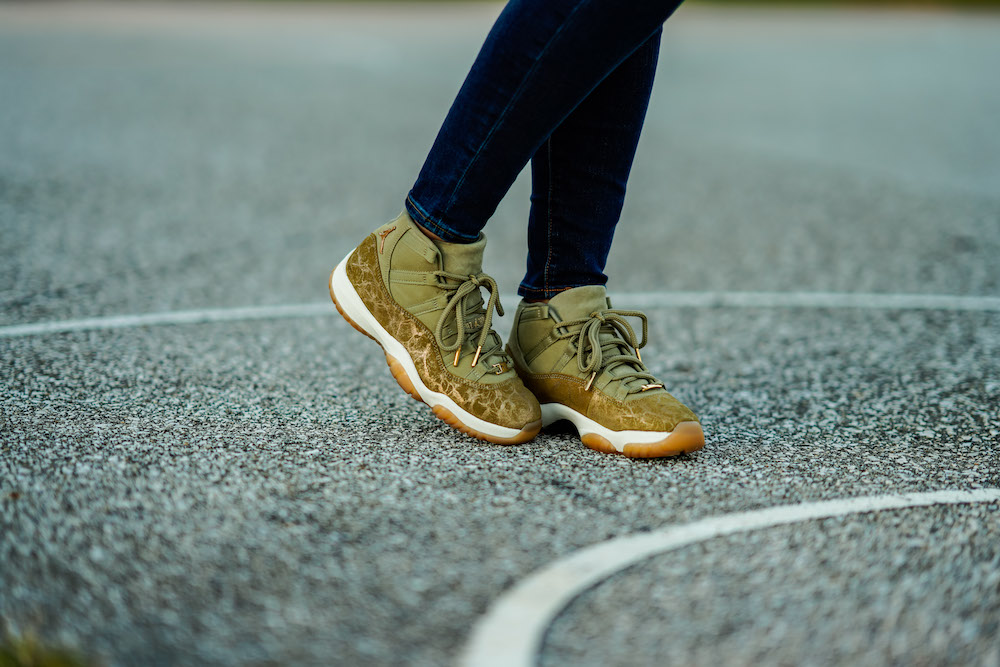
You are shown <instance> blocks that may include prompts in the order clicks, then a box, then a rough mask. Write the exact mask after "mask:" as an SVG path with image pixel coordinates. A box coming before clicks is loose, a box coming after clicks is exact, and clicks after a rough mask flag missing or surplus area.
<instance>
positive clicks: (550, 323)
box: [507, 286, 698, 431]
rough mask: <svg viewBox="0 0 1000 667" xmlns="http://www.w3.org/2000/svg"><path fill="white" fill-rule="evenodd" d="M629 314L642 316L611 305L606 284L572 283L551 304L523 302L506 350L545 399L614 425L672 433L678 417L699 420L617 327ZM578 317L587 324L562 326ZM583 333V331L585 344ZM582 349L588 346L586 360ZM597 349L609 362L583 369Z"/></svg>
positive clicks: (623, 428) (537, 393)
mask: <svg viewBox="0 0 1000 667" xmlns="http://www.w3.org/2000/svg"><path fill="white" fill-rule="evenodd" d="M627 315H638V314H637V313H632V312H631V311H615V310H613V309H612V308H611V303H610V301H609V300H608V297H607V293H606V291H605V288H604V287H603V286H586V287H578V288H573V289H570V290H567V291H565V292H561V293H559V294H558V295H556V296H555V297H553V298H552V299H550V300H549V302H548V304H543V303H538V304H533V303H528V302H525V301H522V302H521V304H520V305H519V306H518V309H517V313H516V314H515V316H514V326H513V329H512V331H511V336H510V339H509V341H508V345H507V351H508V353H509V354H510V355H511V357H512V358H513V359H514V363H515V367H516V368H517V370H518V373H519V374H520V375H521V378H522V380H524V384H525V386H527V387H528V388H529V389H530V390H531V391H532V392H533V393H534V394H535V396H536V397H537V398H538V400H539V402H540V403H542V404H545V403H561V404H563V405H567V406H569V407H571V408H573V409H574V410H576V411H577V412H579V413H580V414H583V415H584V416H586V417H589V418H590V419H593V420H594V421H596V422H598V423H600V424H602V425H604V426H606V427H608V428H610V429H612V430H616V431H620V430H639V431H672V430H673V428H674V427H675V426H676V425H677V424H678V423H680V422H685V421H697V420H698V418H697V417H696V416H695V414H694V413H693V412H691V410H689V409H688V408H687V407H686V406H684V405H683V404H682V403H681V402H680V401H678V400H677V399H676V398H674V397H673V396H672V395H670V393H668V392H667V391H666V390H665V389H664V388H663V385H662V383H660V382H659V381H658V380H656V379H655V378H653V376H651V375H649V372H648V369H646V367H645V365H644V364H643V363H642V362H641V361H640V360H639V359H638V357H637V356H636V354H635V351H634V349H633V348H632V346H631V345H630V344H629V342H628V341H626V339H625V337H624V336H623V334H622V333H620V331H619V330H618V329H616V328H615V326H616V325H615V323H618V324H617V326H619V327H623V328H624V327H625V325H623V324H620V320H622V319H623V318H624V317H625V316H627ZM580 320H583V321H584V322H583V323H576V324H572V325H570V326H562V327H560V326H557V325H559V324H560V323H562V322H573V321H580ZM595 320H596V321H595ZM591 322H592V323H591ZM581 331H583V333H584V334H585V335H584V340H583V341H582V342H581V340H580V338H579V334H580V332H581ZM626 331H629V332H631V331H632V330H631V328H627V329H626ZM566 334H573V336H567V335H566ZM587 334H589V336H588V335H587ZM633 339H634V335H633ZM594 341H596V343H597V344H596V345H594ZM633 342H634V340H633ZM581 348H586V349H584V350H583V352H584V355H583V357H584V358H583V361H582V362H581V354H580V353H581ZM595 348H600V349H597V350H595ZM595 355H597V358H598V359H603V360H604V361H606V362H607V363H605V364H604V365H603V366H600V367H595V368H594V369H592V370H590V371H586V372H585V371H583V370H581V368H580V366H581V365H586V362H587V361H593V360H594V356H595ZM588 384H589V385H590V386H589V387H588Z"/></svg>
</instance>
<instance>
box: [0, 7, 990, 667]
mask: <svg viewBox="0 0 1000 667" xmlns="http://www.w3.org/2000/svg"><path fill="white" fill-rule="evenodd" d="M499 10H500V6H499V5H495V4H490V3H482V4H480V3H473V4H468V5H466V4H449V3H444V4H436V5H423V4H414V3H407V4H405V5H395V4H381V3H376V4H370V5H350V4H331V5H327V4H309V3H307V4H303V5H299V4H286V3H274V4H246V5H243V4H218V5H206V4H199V3H178V4H176V5H171V4H155V3H151V4H147V3H121V4H84V3H67V4H61V3H23V4H19V3H3V4H0V101H2V102H0V255H2V262H0V304H2V308H0V383H2V384H0V386H2V393H0V624H4V625H6V626H7V628H8V631H10V632H13V633H14V634H22V635H23V634H34V635H37V636H39V637H40V638H42V639H43V640H44V641H45V642H46V643H47V644H49V645H53V646H57V645H59V646H69V647H74V648H76V649H78V650H79V651H81V652H82V653H83V654H85V655H87V656H90V657H92V658H93V659H95V660H97V661H99V662H101V663H104V664H108V665H179V664H211V665H244V664H260V665H267V664H290V663H297V664H317V665H319V664H331V663H334V664H345V665H392V664H416V665H442V664H450V663H452V662H454V661H455V659H456V658H457V656H459V655H460V654H461V652H462V650H463V647H464V646H465V645H466V642H467V641H468V640H469V637H470V633H471V632H472V628H473V627H474V625H475V624H476V622H477V620H478V619H481V618H483V616H484V614H488V613H489V612H490V610H491V609H492V608H493V605H494V604H495V603H496V602H497V600H498V599H500V598H501V596H502V595H504V594H505V592H508V591H510V590H511V589H512V588H513V587H515V586H516V585H517V584H518V582H521V581H524V580H525V578H526V577H528V576H529V575H531V574H532V573H533V572H536V571H538V570H539V569H540V568H543V567H546V566H547V565H550V564H552V563H554V562H558V561H560V559H564V558H566V557H567V556H570V555H571V554H573V553H575V552H576V550H578V549H581V548H584V547H587V546H590V545H595V544H599V543H601V542H604V541H606V540H609V539H613V538H617V537H625V536H629V535H633V534H643V533H652V532H655V531H657V530H659V529H662V528H664V527H670V526H682V525H684V524H691V525H693V526H698V525H703V523H704V522H705V521H707V520H709V519H712V518H714V517H720V516H723V515H726V514H728V513H732V512H745V511H755V510H766V509H768V508H773V507H777V506H789V507H796V506H799V505H801V504H803V503H811V502H815V501H837V500H840V499H852V498H859V497H863V496H885V495H898V494H911V493H923V492H934V491H955V492H966V491H972V490H977V489H996V488H1000V461H998V448H1000V261H998V258H1000V129H998V128H1000V125H998V123H997V119H998V118H1000V87H998V86H997V85H996V83H995V79H996V71H997V69H998V67H1000V15H996V14H989V13H954V12H947V11H917V10H896V11H890V10H877V11H876V10H863V9H851V10H833V9H822V10H802V9H795V8H783V9H777V8H768V9H746V8H739V7H737V8H729V7H721V6H720V7H704V6H693V7H685V8H682V10H681V11H680V12H678V14H677V15H676V16H675V17H674V18H673V19H671V21H670V22H668V24H667V28H666V31H665V36H664V43H663V48H662V52H661V61H660V69H659V72H658V75H657V83H656V89H655V92H654V97H653V101H652V104H651V108H650V111H649V115H648V120H647V126H646V130H645V133H644V136H643V141H642V144H641V146H640V149H639V154H638V156H637V160H636V165H635V168H634V171H633V177H632V180H631V182H630V190H629V198H628V201H627V204H626V209H625V212H624V215H623V221H622V224H621V226H620V227H619V230H618V232H617V236H616V242H615V246H614V248H613V250H612V255H611V258H610V261H609V266H608V274H609V276H610V279H611V280H610V283H609V288H610V289H611V290H612V291H613V292H614V293H615V294H616V295H617V298H618V303H617V305H621V306H623V307H627V306H629V305H630V298H631V300H632V303H643V304H646V306H647V308H646V309H647V312H648V315H649V318H650V345H649V346H648V348H647V350H644V354H643V358H644V359H645V360H647V362H648V363H649V365H650V367H651V368H652V369H653V371H654V372H655V373H656V374H657V375H658V376H659V377H661V378H662V379H663V380H665V381H666V383H667V385H668V387H669V388H670V390H671V392H672V393H674V394H675V395H676V396H678V397H679V398H681V399H682V400H683V401H685V402H686V403H687V404H688V405H690V406H691V407H692V408H693V409H695V411H696V412H697V413H698V414H699V416H700V417H701V419H702V422H703V424H704V428H705V431H706V438H707V444H706V446H705V448H704V449H703V450H702V451H700V452H697V453H695V454H691V455H686V456H682V457H678V458H676V459H667V460H657V461H636V460H629V459H626V458H624V457H617V456H611V455H604V454H600V453H598V452H594V451H591V450H589V449H587V448H586V447H584V446H582V445H581V444H580V443H579V441H578V439H577V438H576V436H575V433H574V432H573V431H572V430H570V429H567V428H563V427H561V426H557V427H555V428H554V429H550V430H548V431H545V432H543V433H542V434H541V435H540V436H539V437H538V438H537V439H536V440H535V441H533V442H532V443H529V444H527V445H523V446H518V447H501V446H491V445H487V444H484V443H481V442H478V441H474V440H471V439H469V438H466V437H465V436H462V435H461V434H458V433H456V432H453V431H451V430H450V429H448V428H447V427H446V426H445V425H444V424H443V423H442V422H440V421H438V420H437V419H436V418H435V417H434V416H433V415H432V414H431V413H430V410H429V409H428V408H427V407H426V406H424V405H422V404H418V403H416V402H415V401H413V400H411V399H410V398H409V397H408V396H407V395H406V394H405V393H404V392H403V391H402V390H400V389H399V387H398V386H397V385H396V384H395V382H394V381H393V379H392V377H391V375H390V373H389V371H388V368H387V367H386V365H385V362H384V358H383V356H382V354H381V352H380V350H379V348H378V346H377V345H375V344H374V343H372V342H371V341H370V340H368V339H367V338H364V337H362V336H360V335H359V334H357V333H356V332H355V331H354V330H353V329H351V328H350V327H349V326H348V325H347V324H346V323H345V322H344V321H343V320H341V319H340V318H339V316H337V315H336V313H335V311H334V309H333V307H332V305H330V306H329V309H328V310H326V309H324V308H325V307H321V306H318V305H317V304H324V303H325V301H326V300H327V299H328V297H327V296H326V279H327V275H328V273H329V271H330V270H331V269H332V267H333V265H334V264H335V263H336V262H337V261H338V260H339V259H340V258H341V257H342V256H343V255H344V254H345V253H346V252H348V250H349V249H350V248H352V247H353V246H354V245H356V244H357V243H358V241H360V239H361V238H363V236H364V235H365V234H367V233H368V232H369V231H370V230H371V229H373V228H374V227H375V226H377V225H378V224H381V222H383V221H385V220H388V219H389V218H391V217H393V216H394V215H395V214H396V213H397V212H398V211H399V209H400V207H401V203H402V198H403V196H404V195H405V193H406V191H407V189H408V188H409V186H410V184H411V182H412V180H413V178H414V176H415V174H416V171H417V170H418V169H419V166H420V163H421V161H422V159H423V156H424V154H425V152H426V150H427V148H428V147H429V145H430V143H431V141H432V140H433V137H434V135H435V133H436V132H437V128H438V125H439V123H440V121H441V119H442V117H443V115H444V113H445V111H446V110H447V107H448V105H449V104H450V102H451V99H452V97H453V95H454V93H455V92H456V91H457V89H458V87H459V85H460V84H461V80H462V77H463V76H464V72H465V69H466V68H467V66H468V64H469V62H470V61H471V59H472V58H473V57H474V55H475V53H476V51H477V48H478V46H479V44H480V43H481V41H482V39H483V37H484V35H485V34H486V32H487V31H488V29H489V26H490V24H491V21H492V19H493V18H494V17H495V16H496V14H497V13H498V12H499ZM527 200H528V184H527V182H526V180H525V179H524V178H522V179H521V180H519V181H518V183H516V184H515V186H514V188H513V189H512V191H511V193H510V196H509V197H508V198H507V200H505V202H504V203H503V204H502V205H501V207H500V209H499V210H498V212H497V214H496V216H495V217H494V219H493V220H491V221H490V223H489V225H488V226H487V229H486V233H487V236H488V238H489V246H488V249H487V257H486V267H485V269H486V271H487V272H489V273H490V274H491V275H493V276H494V277H495V278H496V279H497V280H498V282H499V283H500V285H501V289H502V290H503V291H504V293H505V294H512V293H513V292H514V290H515V288H516V285H517V283H518V281H519V280H520V278H521V272H522V270H523V257H524V254H525V240H524V237H525V223H524V221H525V217H526V213H527ZM680 293H683V294H686V295H688V297H691V298H689V300H688V301H687V302H684V303H681V302H680V301H678V300H677V299H675V298H674V297H675V296H676V295H677V294H680ZM759 293H767V294H768V295H770V296H769V297H768V299H769V300H768V303H766V304H764V305H761V302H760V300H759V299H758V300H757V301H755V300H754V299H753V298H751V297H752V296H753V295H755V294H759ZM819 293H823V294H827V293H835V294H837V295H841V297H840V301H839V302H838V305H836V306H831V305H830V304H829V302H824V301H823V299H821V298H819V297H818V296H817V297H816V298H815V299H811V297H810V295H816V294H819ZM720 294H721V295H724V296H726V299H723V300H720V298H717V297H718V295H720ZM699 295H700V296H699ZM713 295H716V296H715V297H713ZM782 295H785V297H783V296H782ZM792 296H794V298H791V297H792ZM786 297H787V298H786ZM930 297H934V299H937V301H935V300H934V299H932V298H930ZM940 297H944V299H945V300H946V301H947V302H948V303H950V304H952V306H953V307H950V308H942V307H940V303H941V300H940ZM713 299H714V300H713ZM894 299H895V300H894ZM932 302H933V303H932ZM935 303H936V304H938V306H934V305H933V304H935ZM290 304H305V305H306V306H308V308H306V309H305V311H303V312H302V313H299V315H298V316H288V315H287V313H285V314H281V312H282V311H280V308H282V307H284V306H288V305H290ZM720 304H721V305H720ZM852 304H854V305H852ZM879 304H882V305H881V306H880V305H879ZM922 304H923V305H922ZM928 304H929V305H928ZM314 305H317V306H316V307H315V308H313V306H314ZM506 305H507V306H508V308H509V309H510V310H513V307H514V305H515V303H514V301H513V300H512V299H510V298H508V299H507V300H506ZM248 306H254V307H260V308H261V310H260V311H259V312H260V313H262V315H261V316H260V317H257V318H255V319H245V318H234V319H230V320H227V321H214V322H193V323H192V322H187V323H184V322H181V321H180V320H177V321H176V323H173V324H171V323H170V317H169V314H170V313H175V312H177V311H189V310H192V309H207V310H209V311H211V312H215V313H221V314H222V315H223V316H224V315H225V313H232V312H235V311H233V310H232V309H236V308H242V307H248ZM268 309H272V310H268ZM272 312H273V316H270V315H268V313H272ZM149 313H157V314H159V313H166V314H167V317H166V321H167V323H164V324H155V325H150V324H141V323H140V324H138V325H135V326H131V325H129V326H114V327H113V326H111V325H110V322H111V320H110V319H107V318H113V317H117V316H123V315H124V316H129V315H143V314H149ZM81 318H98V320H97V321H96V322H95V323H92V324H90V325H87V326H86V327H80V328H78V330H75V331H68V332H63V333H49V334H32V335H25V334H17V335H14V334H15V333H16V332H15V331H14V330H13V329H11V328H10V327H14V326H16V325H21V324H31V323H44V322H74V321H77V320H79V319H81ZM100 318H105V319H100ZM203 319H204V318H203ZM507 319H508V320H509V318H507ZM102 322H103V323H104V324H102ZM499 328H500V329H501V330H503V329H504V328H505V325H504V323H501V325H500V327H499ZM998 508H1000V504H998V502H997V501H996V500H993V501H990V502H977V503H968V504H957V505H933V506H927V507H914V508H909V509H899V510H891V511H879V512H863V513H856V512H855V513H845V514H844V515H843V516H838V517H836V518H829V519H822V520H808V521H801V522H798V523H795V524H791V525H783V526H775V527H769V528H762V529H759V530H754V531H749V532H745V533H738V534H733V535H728V536H725V537H712V538H706V539H704V540H701V541H698V542H696V543H692V544H690V545H688V546H684V547H682V548H679V549H677V550H674V551H670V552H665V553H661V554H657V555H654V556H652V557H650V558H648V559H645V560H642V561H641V562H639V563H637V564H633V565H631V566H628V567H624V566H623V568H622V569H621V570H620V571H617V572H616V573H614V574H612V575H610V576H608V577H606V578H604V579H603V580H602V581H601V582H600V583H599V584H597V585H595V586H593V587H592V588H590V589H589V590H587V591H586V592H584V593H583V594H582V595H580V596H579V597H577V598H575V599H574V600H573V601H572V602H571V603H570V604H569V605H568V606H566V607H565V608H564V609H563V610H562V611H561V612H560V613H559V614H558V616H557V617H556V618H555V619H553V620H552V622H551V625H549V626H547V627H546V628H543V630H544V632H545V634H544V641H543V642H542V643H541V645H540V647H539V649H538V652H537V655H536V656H535V658H536V659H537V661H538V663H539V664H543V665H546V666H551V665H580V664H594V665H597V664H600V665H664V664H705V665H717V664H805V665H809V664H816V665H819V664H851V665H868V664H871V665H876V664H877V665H882V664H907V665H911V664H926V665H979V666H982V667H997V666H998V665H1000V578H998V577H1000V574H998V573H1000V546H998V545H1000V514H998V512H997V510H998ZM2 630H3V628H2V627H0V632H2Z"/></svg>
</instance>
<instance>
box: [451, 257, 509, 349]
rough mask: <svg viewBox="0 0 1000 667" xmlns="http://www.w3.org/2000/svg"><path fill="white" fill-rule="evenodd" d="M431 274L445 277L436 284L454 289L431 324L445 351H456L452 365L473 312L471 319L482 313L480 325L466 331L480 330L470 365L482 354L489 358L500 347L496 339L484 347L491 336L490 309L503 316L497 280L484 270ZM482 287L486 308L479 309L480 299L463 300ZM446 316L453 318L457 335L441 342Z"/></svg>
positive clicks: (491, 315)
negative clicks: (452, 340)
mask: <svg viewBox="0 0 1000 667" xmlns="http://www.w3.org/2000/svg"><path fill="white" fill-rule="evenodd" d="M434 275H436V276H438V277H440V278H444V279H445V281H444V282H443V283H441V284H440V285H439V286H440V287H441V289H443V290H447V291H450V292H453V293H452V295H451V296H450V297H448V303H447V305H446V306H445V307H444V310H443V311H441V316H440V317H439V318H438V321H437V325H436V326H435V327H434V340H435V341H437V344H438V345H439V346H440V347H441V349H442V350H444V351H445V352H451V351H452V350H454V351H455V361H454V364H453V365H455V366H458V359H459V356H460V355H461V353H462V345H463V344H464V343H465V335H466V327H468V326H469V317H470V316H472V318H473V319H475V318H476V317H478V316H480V315H482V316H483V325H482V327H477V328H471V329H469V330H468V333H470V334H474V333H475V332H476V331H477V330H479V340H478V341H477V347H476V356H475V357H474V358H473V360H472V366H473V368H475V366H476V364H477V363H479V358H480V356H483V357H484V358H489V357H490V355H493V354H496V353H497V352H498V351H499V350H500V347H501V344H500V343H499V342H497V341H492V343H493V344H492V345H490V346H489V347H487V348H486V349H485V354H484V346H485V345H486V343H487V340H488V339H489V336H490V331H491V330H492V328H493V312H494V311H496V313H497V314H498V315H499V316H500V317H503V306H501V305H500V290H499V288H498V287H497V282H496V281H495V280H493V278H491V277H489V276H488V275H486V274H485V273H477V274H475V275H472V274H470V275H462V274H459V273H449V272H447V271H435V272H434ZM480 287H482V288H484V289H485V290H486V291H487V292H489V294H490V297H489V301H488V302H487V303H486V310H485V312H483V311H482V301H481V300H480V301H479V302H478V303H475V304H469V303H467V302H466V297H467V296H469V295H470V294H473V293H476V294H478V293H479V288H480ZM466 308H471V310H470V311H469V312H466ZM449 316H453V317H454V318H455V327H456V329H457V331H458V336H457V337H456V338H455V341H454V342H453V343H452V344H451V345H445V344H444V326H445V323H446V321H448V320H449Z"/></svg>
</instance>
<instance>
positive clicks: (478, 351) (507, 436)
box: [330, 212, 704, 458]
mask: <svg viewBox="0 0 1000 667" xmlns="http://www.w3.org/2000/svg"><path fill="white" fill-rule="evenodd" d="M485 247H486V238H485V236H483V235H480V237H479V240H477V241H476V242H474V243H469V244H459V243H447V242H444V241H437V240H432V239H430V238H429V237H427V236H426V235H425V234H424V233H423V232H422V231H421V230H420V228H419V227H417V226H416V225H415V224H414V222H413V221H412V220H411V219H410V217H409V215H407V214H406V213H405V212H404V213H402V214H401V215H400V216H399V217H398V218H396V219H395V220H393V221H392V222H389V223H387V224H385V225H383V226H382V227H379V228H378V229H376V230H375V232H373V233H372V234H370V235H369V236H368V237H367V238H366V239H365V240H364V241H362V243H361V245H359V246H358V247H357V248H355V249H354V250H353V251H352V252H351V253H350V254H349V255H348V256H347V257H345V258H344V260H343V261H341V262H340V264H338V265H337V267H336V268H335V269H334V270H333V273H332V274H331V275H330V296H331V297H332V298H333V302H334V304H335V305H336V306H337V310H338V311H340V314H341V315H343V316H344V318H345V319H346V320H347V321H348V322H349V323H350V324H351V325H352V326H353V327H354V328H355V329H357V330H358V331H360V332H361V333H363V334H365V335H366V336H368V337H370V338H372V339H374V340H375V342H377V343H378V344H379V345H381V346H382V349H383V351H384V352H385V356H386V361H387V362H388V364H389V368H390V370H391V371H392V375H393V377H395V378H396V381H397V382H398V383H399V384H400V386H402V387H403V389H405V390H406V391H407V392H408V393H409V394H410V395H411V396H413V398H415V399H417V400H420V401H423V402H424V403H427V404H428V405H429V406H431V409H432V410H433V411H434V414H435V415H437V416H438V417H439V418H440V419H442V420H444V421H445V422H447V423H448V424H449V425H450V426H452V427H454V428H456V429H458V430H459V431H462V432H463V433H466V434H468V435H471V436H474V437H476V438H479V439H481V440H486V441H489V442H494V443H499V444H519V443H523V442H527V441H528V440H531V439H532V438H534V437H535V435H536V434H537V433H538V431H539V430H540V429H541V428H542V426H543V425H545V426H547V425H549V424H551V423H552V422H555V421H558V420H561V419H566V420H569V421H570V422H572V423H573V424H574V425H575V426H576V428H577V431H578V432H579V434H580V438H581V440H582V441H583V443H584V444H585V445H587V446H588V447H591V448H593V449H596V450H599V451H602V452H616V453H621V454H624V455H626V456H631V457H640V458H651V457H661V456H673V455H676V454H681V453H684V452H692V451H695V450H697V449H700V448H701V447H702V446H703V445H704V436H703V434H702V430H701V425H700V424H699V423H698V418H697V417H696V416H695V415H694V413H693V412H691V411H690V410H689V409H688V408H687V407H685V406H684V405H683V404H681V403H680V402H679V401H678V400H677V399H676V398H674V397H673V396H671V395H670V394H669V393H668V392H667V391H666V389H664V386H663V383H662V382H659V381H658V380H657V379H656V378H655V377H654V376H653V375H651V374H650V373H649V371H648V369H647V368H646V366H645V365H644V364H643V362H642V358H641V356H640V355H639V349H640V348H642V347H643V346H644V345H645V344H646V336H647V324H646V316H645V315H643V314H642V313H640V312H638V311H624V310H615V309H613V308H612V307H611V302H610V301H609V300H608V298H607V294H606V293H605V289H604V287H603V286H597V285H594V286H585V287H577V288H573V289H570V290H566V291H565V292H561V293H559V294H558V295H556V296H555V297H553V298H552V299H550V300H549V301H548V302H547V303H531V302H527V301H522V302H521V303H520V305H519V306H518V309H517V313H516V314H515V315H514V325H513V330H512V332H511V335H510V340H509V341H508V343H507V346H506V349H505V348H504V345H503V341H502V340H501V338H500V336H499V335H498V334H497V333H496V332H495V331H493V328H492V326H491V324H492V321H493V314H494V312H495V313H497V314H499V315H501V316H502V315H503V308H502V307H501V305H500V300H499V294H498V288H497V284H496V281H494V280H493V279H492V278H490V277H489V276H487V275H486V274H485V273H483V272H482V262H483V250H484V249H485ZM483 291H485V293H486V294H487V299H486V300H485V301H484V299H483ZM626 317H637V318H639V319H640V320H641V321H642V339H641V340H636V335H635V331H634V329H633V328H632V326H631V325H630V324H629V323H628V321H627V320H626V319H625V318H626Z"/></svg>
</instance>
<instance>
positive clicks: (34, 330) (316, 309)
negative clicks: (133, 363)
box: [0, 302, 336, 338]
mask: <svg viewBox="0 0 1000 667" xmlns="http://www.w3.org/2000/svg"><path fill="white" fill-rule="evenodd" d="M335 312H336V311H335V310H333V304H332V303H330V302H324V303H300V304H292V305H287V306H250V307H245V308H206V309H204V310H174V311H168V312H165V313H147V314H145V315H112V316H110V317H90V318H87V319H82V320H63V321H61V322H60V321H56V322H38V323H36V324H15V325H12V326H6V327H0V338H10V337H13V336H35V335H39V334H53V333H65V332H68V331H86V330H88V329H124V328H128V327H147V326H154V325H160V324H202V323H205V322H230V321H233V320H280V319H287V318H294V317H314V316H316V315H330V314H331V313H335Z"/></svg>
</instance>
